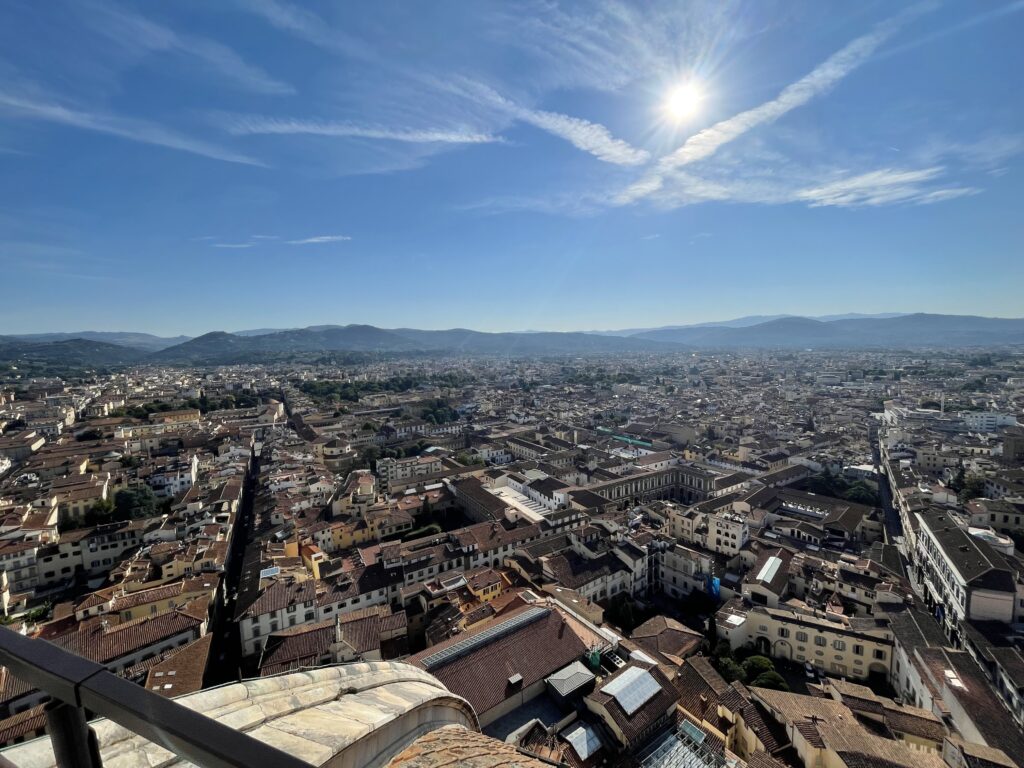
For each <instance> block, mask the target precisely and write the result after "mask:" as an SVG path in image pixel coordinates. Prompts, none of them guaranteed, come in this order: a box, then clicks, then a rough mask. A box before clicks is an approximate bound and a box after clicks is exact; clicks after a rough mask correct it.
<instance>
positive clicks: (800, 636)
mask: <svg viewBox="0 0 1024 768" xmlns="http://www.w3.org/2000/svg"><path fill="white" fill-rule="evenodd" d="M796 641H797V642H798V643H806V642H807V633H806V632H797V633H796Z"/></svg>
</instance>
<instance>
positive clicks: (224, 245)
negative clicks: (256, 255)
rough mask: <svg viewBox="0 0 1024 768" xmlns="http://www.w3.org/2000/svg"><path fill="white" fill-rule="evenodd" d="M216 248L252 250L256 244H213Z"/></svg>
mask: <svg viewBox="0 0 1024 768" xmlns="http://www.w3.org/2000/svg"><path fill="white" fill-rule="evenodd" d="M211 245H212V247H214V248H252V247H253V245H254V243H212V244H211Z"/></svg>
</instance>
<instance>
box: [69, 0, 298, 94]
mask: <svg viewBox="0 0 1024 768" xmlns="http://www.w3.org/2000/svg"><path fill="white" fill-rule="evenodd" d="M85 10H86V11H87V17H88V18H89V21H90V23H91V24H92V25H93V27H94V28H95V29H97V30H98V31H99V32H100V33H101V34H103V35H105V36H106V37H108V38H110V39H111V40H114V41H116V42H117V43H118V44H120V45H122V46H125V47H129V48H136V49H143V50H145V51H149V52H170V53H179V54H182V55H184V56H187V57H190V58H193V59H195V60H196V61H197V62H199V63H200V64H201V65H203V66H204V67H206V68H207V69H209V70H211V71H213V72H216V73H217V74H219V75H220V76H221V77H224V78H225V79H227V80H230V81H232V82H234V83H236V84H237V85H239V86H241V87H242V88H245V89H246V90H250V91H254V92H256V93H262V94H267V95H287V94H292V93H295V89H294V88H293V87H292V86H291V85H289V84H288V83H285V82H282V81H281V80H278V79H277V78H274V77H272V76H271V75H269V74H268V73H267V72H265V71H264V70H262V69H261V68H260V67H258V66H255V65H253V64H250V63H248V62H247V61H245V59H243V58H242V57H241V56H239V55H238V53H236V52H235V51H234V50H232V49H231V48H229V47H228V46H226V45H224V44H222V43H219V42H217V41H215V40H210V39H209V38H206V37H200V36H195V35H184V34H180V33H178V32H175V31H174V30H173V29H170V28H169V27H167V26H164V25H162V24H159V23H157V22H155V21H152V20H151V19H147V18H145V17H143V16H140V15H138V14H135V13H131V12H129V11H126V10H124V9H123V8H119V7H115V6H113V5H111V4H108V3H102V2H94V3H89V4H87V5H86V8H85Z"/></svg>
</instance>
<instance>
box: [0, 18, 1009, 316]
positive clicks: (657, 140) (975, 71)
mask: <svg viewBox="0 0 1024 768" xmlns="http://www.w3.org/2000/svg"><path fill="white" fill-rule="evenodd" d="M1022 38H1024V0H1016V1H1009V0H998V1H997V0H992V2H984V3H978V2H946V3H940V2H925V3H921V4H914V5H912V4H898V3H892V2H888V1H886V2H864V3H847V2H834V3H833V2H817V1H815V2H806V3H800V2H791V1H789V0H787V1H786V2H779V3H772V2H767V1H765V2H760V1H759V2H746V3H730V2H720V1H719V0H715V1H714V2H706V3H701V2H692V3H678V2H668V3H665V4H663V5H659V4H658V3H655V2H650V3H632V2H624V3H621V4H617V3H610V2H602V1H601V0H598V1H597V2H593V3H591V2H588V3H584V4H578V5H575V4H571V3H559V2H555V1H554V0H545V1H544V2H521V3H488V2H478V3H466V2H436V3H409V2H378V3H342V2H334V3H326V2H324V3H306V2H303V3H301V4H300V3H298V2H289V1H288V0H230V1H228V0H225V2H220V3H209V2H205V1H202V0H181V1H180V2H175V3H127V2H120V3H118V2H112V1H110V0H95V1H93V0H75V2H65V3H62V2H52V3H51V2H47V3H40V2H36V0H10V1H9V2H6V3H4V8H3V23H2V24H0V173H2V178H3V183H2V184H0V282H2V284H3V286H4V290H3V294H2V295H3V300H2V301H0V335H2V334H3V333H24V332H32V331H56V330H64V331H68V330H87V329H88V330H143V331H150V332H154V333H161V334H177V333H187V334H198V333H202V332H205V331H209V330H238V329H243V328H252V327H295V326H303V325H310V324H319V323H339V324H344V323H351V322H360V323H372V324H375V325H380V326H384V327H396V326H412V327H423V328H445V327H454V326H461V327H472V328H477V329H481V330H521V329H552V330H572V329H606V328H621V327H640V326H656V325H664V324H677V323H686V322H699V321H703V320H714V319H726V318H729V317H735V316H739V315H746V314H774V313H793V314H828V313H837V312H852V311H857V312H884V311H932V312H949V313H962V314H983V315H991V316H1022V315H1024V299H1022V295H1024V294H1022V290H1021V289H1022V287H1024V223H1022V218H1021V201H1022V200H1024V163H1022V158H1024V93H1022V84H1021V79H1020V73H1021V72H1024V46H1021V45H1020V40H1021V39H1022ZM680 88H683V89H689V90H686V91H685V92H686V93H694V94H696V96H693V97H692V98H690V99H689V100H687V101H686V104H685V105H684V106H686V107H688V108H689V109H688V110H684V112H685V114H674V113H673V112H672V111H671V110H670V109H668V108H667V107H666V104H667V103H669V101H670V96H671V94H673V93H675V92H676V91H677V90H678V89H680Z"/></svg>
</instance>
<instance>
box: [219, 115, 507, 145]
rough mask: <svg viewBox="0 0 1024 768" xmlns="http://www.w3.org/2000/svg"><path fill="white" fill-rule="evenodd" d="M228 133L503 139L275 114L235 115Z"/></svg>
mask: <svg viewBox="0 0 1024 768" xmlns="http://www.w3.org/2000/svg"><path fill="white" fill-rule="evenodd" d="M225 127H226V128H227V130H228V132H229V133H232V134H234V135H236V136H241V135H290V134H306V135H311V136H334V137H339V138H353V139H379V140H382V141H400V142H410V143H422V144H431V143H440V144H486V143H490V142H496V141H500V140H501V139H500V138H499V137H497V136H493V135H491V134H488V133H480V132H477V131H472V130H465V129H459V128H456V129H447V128H439V129H437V128H426V129H425V128H388V127H384V126H373V125H357V124H355V123H351V122H347V121H326V120H298V119H290V118H275V117H236V118H232V119H229V120H228V121H227V123H226V126H225Z"/></svg>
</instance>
